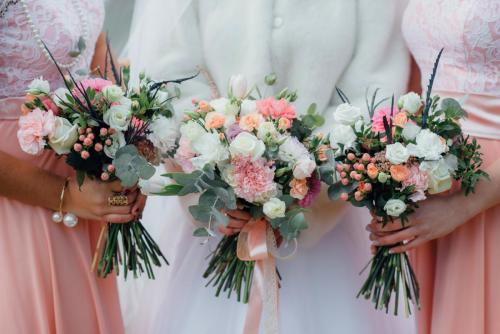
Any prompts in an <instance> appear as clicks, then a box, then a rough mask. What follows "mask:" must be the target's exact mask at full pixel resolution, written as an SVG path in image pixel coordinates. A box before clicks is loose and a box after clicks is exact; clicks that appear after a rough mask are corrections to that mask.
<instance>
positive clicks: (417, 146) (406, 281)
mask: <svg viewBox="0 0 500 334" xmlns="http://www.w3.org/2000/svg"><path fill="white" fill-rule="evenodd" d="M440 56H441V53H440V54H439V56H438V58H437V60H436V63H435V65H434V71H433V73H432V76H431V80H430V83H429V86H428V90H427V97H426V100H425V103H423V101H422V98H421V97H420V96H419V95H418V94H416V93H408V94H406V95H403V96H401V97H400V99H399V101H398V103H397V106H395V105H394V97H393V99H392V104H391V107H390V108H389V107H388V108H378V107H377V106H378V105H380V103H375V100H376V91H375V93H374V95H373V98H372V100H371V103H369V102H367V105H368V106H369V108H368V109H369V112H370V114H371V122H370V123H369V124H366V123H365V122H360V123H356V124H354V123H352V126H351V125H349V127H350V128H349V130H348V131H349V133H350V134H351V138H350V141H349V142H348V143H345V145H341V146H340V147H339V148H338V150H337V152H336V153H337V155H338V161H339V162H340V163H339V164H337V166H336V170H337V172H338V173H339V174H340V181H339V182H338V183H337V184H335V185H333V186H331V187H330V189H329V194H330V196H331V197H332V198H333V199H338V198H340V199H342V200H344V201H349V202H350V203H352V204H353V205H355V206H358V207H363V206H365V207H368V208H369V209H370V210H371V211H372V212H373V214H374V215H376V216H378V217H381V218H382V221H381V222H380V223H381V224H386V223H387V222H389V221H391V220H392V219H396V218H399V219H400V220H401V222H402V223H403V224H404V223H405V222H407V221H408V215H409V214H411V213H412V212H414V211H415V210H417V208H418V202H419V201H422V200H425V199H426V198H427V197H428V196H432V195H434V194H438V193H442V192H445V191H448V190H450V188H451V187H452V179H455V180H458V181H460V182H461V188H462V190H463V191H464V192H465V194H466V195H467V194H469V193H470V192H472V191H473V190H474V186H475V184H476V182H477V181H478V179H479V178H480V177H486V176H487V175H486V174H485V173H484V172H483V171H482V170H481V169H480V167H481V163H482V160H481V153H480V152H479V149H480V147H479V145H478V144H477V143H476V140H475V139H472V140H471V139H469V137H468V136H465V135H464V134H463V132H462V130H461V128H460V125H459V123H458V121H459V120H460V119H461V118H463V117H465V116H466V114H465V111H464V110H463V109H462V107H461V106H460V104H459V102H458V101H456V100H454V99H449V98H447V99H441V98H440V97H439V96H433V97H431V90H432V84H433V82H434V78H435V75H436V69H437V65H438V63H439V59H440ZM340 95H341V97H342V99H343V100H344V101H345V102H346V104H345V107H344V108H340V110H337V112H339V114H337V115H335V118H342V116H343V115H345V114H344V113H343V109H349V108H352V109H354V110H359V109H357V108H354V107H348V106H349V105H348V103H347V98H346V97H345V95H343V93H341V94H340ZM354 115H356V112H352V111H351V113H350V114H349V116H350V117H353V116H354ZM334 132H335V129H334ZM389 249H390V247H379V248H378V250H377V252H376V254H375V256H374V257H373V259H372V261H371V269H370V273H369V275H368V279H367V280H366V282H365V283H364V285H363V287H362V288H361V290H360V292H359V294H358V296H359V295H363V296H365V297H366V298H367V299H368V298H371V299H372V301H373V302H374V303H375V306H376V307H377V308H383V307H385V309H386V312H387V311H388V308H389V303H390V302H391V298H392V297H393V293H395V298H394V303H395V314H397V309H398V300H399V291H400V285H402V293H403V300H404V302H405V310H406V312H407V313H408V312H409V311H410V305H409V301H413V302H414V303H416V304H417V307H418V306H419V287H418V282H417V280H416V277H415V273H414V272H413V269H412V267H411V265H410V263H409V261H408V256H407V255H406V254H390V253H389Z"/></svg>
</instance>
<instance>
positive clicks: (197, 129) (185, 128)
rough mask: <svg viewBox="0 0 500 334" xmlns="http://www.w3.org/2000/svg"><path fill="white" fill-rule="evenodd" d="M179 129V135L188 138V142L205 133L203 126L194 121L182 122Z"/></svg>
mask: <svg viewBox="0 0 500 334" xmlns="http://www.w3.org/2000/svg"><path fill="white" fill-rule="evenodd" d="M180 131H181V135H182V136H183V137H186V138H187V139H189V141H190V142H194V141H196V140H197V139H198V138H200V137H201V136H203V135H204V134H205V133H207V131H206V130H205V128H204V127H203V126H201V125H200V124H198V123H197V122H194V121H190V122H187V123H184V124H182V125H181V128H180Z"/></svg>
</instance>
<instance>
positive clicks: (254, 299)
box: [237, 219, 279, 334]
mask: <svg viewBox="0 0 500 334" xmlns="http://www.w3.org/2000/svg"><path fill="white" fill-rule="evenodd" d="M275 250H276V239H275V237H274V233H273V231H272V228H271V226H270V225H269V224H268V223H267V222H266V220H265V219H259V220H251V221H250V222H249V223H248V224H246V225H245V226H244V227H243V229H242V230H241V232H240V234H239V236H238V245H237V256H238V258H239V259H240V260H242V261H255V264H256V265H255V271H254V275H253V282H252V290H251V293H250V301H249V304H248V308H249V309H248V313H247V317H246V320H245V327H244V331H243V333H244V334H258V332H259V327H260V323H261V318H262V316H263V317H264V319H263V329H264V333H265V334H277V333H278V332H279V331H278V277H277V274H276V263H275V258H274V256H273V253H274V251H275Z"/></svg>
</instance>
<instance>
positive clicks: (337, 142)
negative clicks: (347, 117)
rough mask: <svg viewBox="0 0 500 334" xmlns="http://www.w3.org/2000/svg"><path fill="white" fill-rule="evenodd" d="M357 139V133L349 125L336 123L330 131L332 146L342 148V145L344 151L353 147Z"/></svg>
mask: <svg viewBox="0 0 500 334" xmlns="http://www.w3.org/2000/svg"><path fill="white" fill-rule="evenodd" d="M356 139H357V137H356V134H355V133H354V130H353V129H352V127H351V126H349V125H344V124H336V125H335V126H334V127H333V129H332V131H331V132H330V146H331V147H332V148H333V149H335V150H338V149H340V146H342V147H343V148H344V151H345V150H347V149H349V148H351V147H353V146H354V143H355V142H356Z"/></svg>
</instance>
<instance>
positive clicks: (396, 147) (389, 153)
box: [385, 143, 410, 165]
mask: <svg viewBox="0 0 500 334" xmlns="http://www.w3.org/2000/svg"><path fill="white" fill-rule="evenodd" d="M409 157H410V154H409V153H408V150H407V149H406V147H405V146H404V145H403V144H401V143H394V144H390V145H387V147H386V151H385V158H386V159H387V160H389V161H390V162H391V163H392V164H395V165H398V164H402V163H405V162H407V161H408V158H409Z"/></svg>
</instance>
